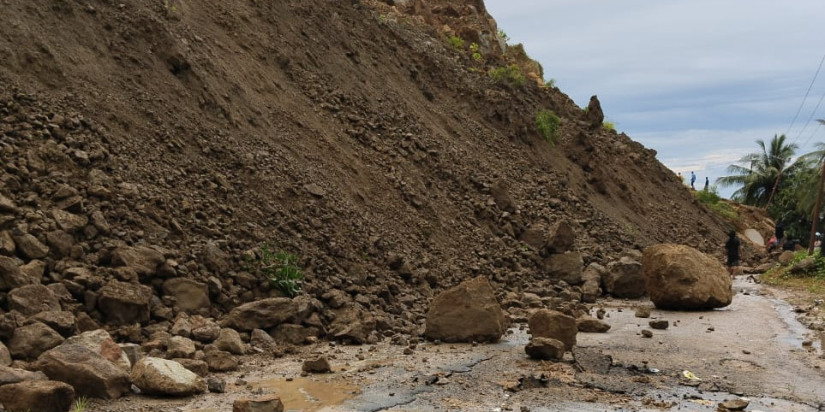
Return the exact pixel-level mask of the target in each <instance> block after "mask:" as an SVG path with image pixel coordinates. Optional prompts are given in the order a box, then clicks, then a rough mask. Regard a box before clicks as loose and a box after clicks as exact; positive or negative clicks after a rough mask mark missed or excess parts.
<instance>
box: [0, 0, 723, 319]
mask: <svg viewBox="0 0 825 412" xmlns="http://www.w3.org/2000/svg"><path fill="white" fill-rule="evenodd" d="M389 3H393V2H392V1H390V2H389ZM395 3H398V4H397V5H396V6H395V7H393V6H390V5H388V4H386V3H373V2H366V1H362V2H359V1H351V2H347V1H331V0H312V1H276V2H261V1H251V0H246V1H236V0H232V1H224V2H205V3H204V2H185V1H178V0H169V1H152V2H112V1H109V0H91V1H84V2H79V1H75V0H32V1H26V2H10V3H6V4H4V11H3V16H2V24H0V119H2V121H0V127H2V128H0V132H2V133H1V134H0V136H2V138H0V145H2V147H0V148H1V149H2V150H1V151H0V158H2V164H3V170H2V171H0V193H2V195H3V196H5V197H7V198H8V199H10V200H11V201H13V202H14V204H15V205H16V206H17V208H16V210H15V212H14V213H13V214H11V215H10V216H9V215H7V217H6V218H4V220H3V221H0V224H2V229H4V230H7V231H10V232H11V231H14V230H17V231H22V232H26V233H31V234H33V235H34V236H35V237H37V238H40V239H41V240H43V241H44V243H45V242H46V240H45V237H46V234H47V233H49V231H50V230H52V229H54V227H55V221H54V219H53V218H51V217H50V215H49V214H48V213H47V211H48V210H50V209H53V208H64V205H63V204H62V203H61V201H63V200H64V199H65V198H64V197H61V196H62V194H61V192H60V190H61V189H62V188H65V187H64V186H63V185H64V184H65V185H66V186H68V187H70V188H72V189H73V190H75V191H76V193H75V194H74V195H73V196H75V197H77V198H79V199H80V200H78V201H77V202H76V204H75V205H74V208H73V209H71V210H73V211H74V212H75V213H77V214H81V215H85V216H90V217H91V216H92V215H94V214H95V213H96V212H99V213H98V214H97V216H99V217H100V216H102V217H103V218H105V222H106V223H107V226H106V227H105V228H106V229H107V230H102V229H101V228H96V229H95V230H92V229H87V228H84V229H81V230H79V231H78V232H75V233H73V234H72V245H71V246H72V247H73V248H72V249H71V250H70V251H69V253H68V254H66V255H60V254H57V253H56V252H55V251H54V248H52V251H51V252H50V255H49V257H48V258H47V259H46V272H47V274H51V277H50V279H52V280H54V281H58V280H60V279H61V276H60V274H61V273H62V272H65V270H66V269H67V268H70V267H75V266H80V267H86V268H91V269H92V270H94V271H95V275H96V276H99V277H100V282H105V281H106V280H107V279H109V277H110V275H109V274H108V272H106V271H105V270H103V269H102V268H106V267H108V266H110V265H111V261H110V259H111V257H110V255H109V253H110V252H111V250H112V249H114V248H115V247H117V246H119V245H138V244H145V245H153V246H157V247H161V248H163V250H164V252H165V256H166V257H167V258H171V259H173V260H174V263H176V264H178V265H179V266H175V268H176V269H175V270H176V274H177V275H178V276H183V277H189V278H193V279H196V280H200V281H204V282H205V281H206V280H207V279H209V278H210V277H214V278H217V279H218V280H220V281H222V283H223V284H222V286H223V289H220V290H218V291H215V290H212V291H211V292H212V294H213V299H214V300H215V301H216V302H218V303H219V304H220V305H219V306H216V307H215V308H212V309H211V312H209V314H211V315H214V316H217V315H218V314H219V313H220V312H221V311H222V310H225V309H228V308H230V307H232V306H234V305H237V304H238V303H240V302H243V301H248V300H252V299H255V298H259V297H262V296H264V295H266V293H267V292H266V291H265V290H263V289H262V288H260V287H258V283H259V282H260V280H257V279H254V278H253V279H252V280H251V281H250V280H249V278H248V275H247V274H244V273H243V267H242V265H241V262H242V259H241V256H242V255H243V253H244V252H246V251H248V250H250V249H252V248H254V247H256V246H257V245H259V244H260V242H262V241H272V242H273V243H274V244H276V245H277V247H278V248H279V249H283V250H286V251H290V252H294V253H297V254H299V255H300V256H301V264H302V266H303V267H304V268H305V272H306V273H307V283H306V285H305V291H306V292H307V293H308V294H310V295H312V296H316V297H318V298H320V299H322V300H324V301H326V300H327V299H328V298H324V293H325V292H327V291H328V290H330V289H333V288H336V289H342V290H345V291H346V292H348V295H349V296H350V297H352V298H353V299H355V301H356V302H358V304H360V305H361V306H363V307H365V308H367V309H369V310H371V311H374V313H376V314H381V313H386V314H388V315H386V322H384V323H381V322H379V324H378V326H377V327H378V328H379V329H381V328H384V329H388V328H389V329H394V330H397V331H408V332H414V331H415V330H416V328H417V327H418V326H419V325H420V322H421V319H422V317H423V313H424V311H425V310H426V302H427V298H428V297H430V296H432V293H433V289H435V290H440V289H442V288H444V287H446V286H451V285H454V284H456V283H457V282H458V281H460V280H463V279H466V278H468V277H470V276H473V275H476V274H479V273H480V274H485V275H488V276H489V277H490V278H491V279H493V280H494V281H495V284H496V285H499V286H501V287H503V288H521V287H531V288H542V287H543V288H546V290H548V291H549V292H548V293H552V289H551V287H552V286H553V285H554V284H555V283H556V282H555V281H553V280H549V279H547V276H546V275H545V272H544V270H545V268H544V267H543V264H542V258H541V256H540V255H539V253H538V251H535V250H533V249H531V248H529V247H526V246H524V244H523V243H521V242H520V241H519V240H518V239H519V237H520V235H521V234H522V233H523V232H524V231H525V230H526V229H527V228H530V227H539V228H541V227H543V228H547V227H550V226H552V225H553V224H554V223H556V222H559V221H566V222H569V223H570V224H571V225H572V226H573V227H574V229H575V231H576V234H577V237H576V247H577V249H578V250H580V251H581V252H582V253H583V255H584V258H585V261H586V262H590V261H596V262H601V263H607V262H608V261H609V260H611V259H614V258H617V257H619V256H621V255H622V253H623V252H624V251H625V250H626V249H629V248H634V247H643V246H645V245H648V244H651V243H655V242H663V241H676V242H682V243H687V244H690V245H693V246H696V247H699V248H700V249H703V250H705V251H713V252H716V251H718V250H719V249H720V247H721V245H722V243H723V240H724V231H725V229H726V228H725V227H724V224H723V223H721V222H720V221H718V220H717V219H716V218H714V217H713V216H712V215H711V214H710V213H709V212H708V211H707V210H705V209H704V208H703V207H701V206H700V205H697V204H696V203H695V202H694V200H693V197H692V196H691V194H690V193H689V192H688V190H686V189H685V188H684V186H683V185H681V184H680V182H679V181H678V180H677V178H676V176H675V175H673V173H671V172H670V171H669V170H667V169H666V168H665V167H664V166H663V165H662V164H661V163H659V162H658V161H657V160H656V158H655V152H653V151H652V150H649V149H645V148H644V147H642V146H641V145H640V144H638V143H636V142H634V141H632V140H631V139H630V138H629V137H628V136H625V135H624V134H617V133H615V132H612V131H608V130H605V129H604V128H601V127H598V125H597V126H596V127H591V126H592V125H593V121H591V120H588V117H587V115H586V113H585V112H584V111H583V110H581V109H580V108H578V107H576V106H575V105H574V104H573V102H572V101H571V100H570V99H569V98H568V97H567V96H566V95H564V94H563V93H562V92H561V91H559V90H557V89H553V88H547V87H542V86H540V85H539V84H538V83H537V82H534V81H528V82H527V84H525V85H524V86H522V87H508V86H502V85H499V84H496V83H495V82H494V81H493V80H492V79H491V78H490V77H489V76H488V75H487V74H486V72H487V70H488V69H489V68H493V67H499V66H502V65H504V64H506V63H507V62H508V57H507V55H506V54H505V53H503V52H502V51H503V50H506V49H502V48H501V45H502V44H501V42H500V41H499V40H498V39H497V38H496V36H495V22H494V21H493V20H492V19H491V18H490V16H489V15H487V13H486V11H485V9H484V6H483V4H482V3H481V1H467V2H466V4H459V5H455V4H453V5H450V4H451V3H457V2H446V1H440V2H439V1H433V2H425V1H423V0H418V1H409V2H395ZM445 25H447V26H448V27H445ZM446 33H457V34H459V35H461V36H462V37H463V38H466V39H469V40H474V39H477V41H478V42H479V44H481V45H482V50H481V51H482V54H483V55H484V56H485V57H484V59H482V61H480V62H479V61H475V60H473V59H472V58H471V57H470V56H469V54H468V53H466V52H465V51H458V50H456V49H454V48H452V47H450V46H449V44H448V43H447V42H446V40H445V38H446ZM522 64H523V65H524V64H526V63H525V62H522ZM534 71H535V70H534ZM541 109H550V110H553V111H554V112H555V113H557V114H558V115H559V116H561V117H562V120H563V121H562V125H561V139H560V141H559V144H558V145H556V146H550V145H548V144H547V143H546V142H545V141H544V140H543V139H542V138H541V137H540V136H539V135H538V133H537V132H536V128H535V125H534V120H533V119H534V116H535V114H536V113H537V111H538V110H541ZM142 281H143V282H144V283H150V284H153V285H155V286H156V287H158V289H156V290H159V285H160V283H158V281H156V280H153V279H151V278H149V279H142ZM157 293H158V295H161V292H159V291H158V292H157ZM403 312H406V313H404V314H403V316H402V313H403ZM92 315H93V318H94V317H96V316H97V315H96V314H95V313H94V312H93V313H92Z"/></svg>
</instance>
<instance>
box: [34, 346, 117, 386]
mask: <svg viewBox="0 0 825 412" xmlns="http://www.w3.org/2000/svg"><path fill="white" fill-rule="evenodd" d="M35 367H36V368H37V369H38V370H40V371H42V372H43V373H45V374H46V376H48V377H49V379H52V380H57V381H62V382H66V383H68V384H69V385H72V387H74V389H75V392H77V394H78V395H79V396H84V395H85V396H89V397H93V398H103V399H117V398H119V397H120V396H121V395H123V394H125V393H127V392H129V375H127V374H126V372H125V371H124V370H123V369H121V368H119V367H117V366H115V364H113V363H112V362H110V361H109V360H108V359H106V358H104V357H103V355H101V354H99V353H97V352H95V351H93V350H91V349H89V348H86V347H83V346H80V345H72V344H66V345H60V346H58V347H56V348H54V349H52V350H50V351H48V352H46V353H44V354H43V355H41V356H40V358H39V359H38V360H37V362H36V363H35Z"/></svg>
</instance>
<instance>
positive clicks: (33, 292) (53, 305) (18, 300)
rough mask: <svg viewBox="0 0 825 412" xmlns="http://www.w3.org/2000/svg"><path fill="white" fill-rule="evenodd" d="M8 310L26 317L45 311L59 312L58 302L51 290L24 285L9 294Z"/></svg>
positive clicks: (40, 286) (38, 286) (42, 286)
mask: <svg viewBox="0 0 825 412" xmlns="http://www.w3.org/2000/svg"><path fill="white" fill-rule="evenodd" d="M8 302H9V310H16V311H18V312H20V313H22V314H24V315H26V316H32V315H36V314H38V313H40V312H45V311H59V310H60V309H61V308H60V300H59V299H58V298H57V295H55V294H54V292H52V290H51V289H49V288H48V287H46V286H44V285H26V286H21V287H19V288H17V289H14V290H12V291H11V292H9V296H8Z"/></svg>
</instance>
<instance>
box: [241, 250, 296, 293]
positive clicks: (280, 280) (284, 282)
mask: <svg viewBox="0 0 825 412" xmlns="http://www.w3.org/2000/svg"><path fill="white" fill-rule="evenodd" d="M247 263H249V266H250V270H252V271H255V272H256V273H258V274H261V275H263V276H265V277H266V278H267V279H268V280H269V285H270V287H273V288H275V289H278V290H280V291H281V292H283V293H284V294H286V295H287V296H290V297H294V296H295V295H297V294H298V293H299V292H301V281H302V280H303V279H304V274H303V273H302V272H301V268H300V267H299V266H298V256H296V255H294V254H291V253H287V252H284V251H280V252H275V248H274V247H273V245H271V244H269V243H264V244H262V245H261V253H260V256H259V257H257V259H256V258H249V259H248V262H247Z"/></svg>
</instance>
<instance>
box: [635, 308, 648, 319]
mask: <svg viewBox="0 0 825 412" xmlns="http://www.w3.org/2000/svg"><path fill="white" fill-rule="evenodd" d="M636 317H637V318H649V317H650V308H649V307H647V306H639V307H638V308H636Z"/></svg>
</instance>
